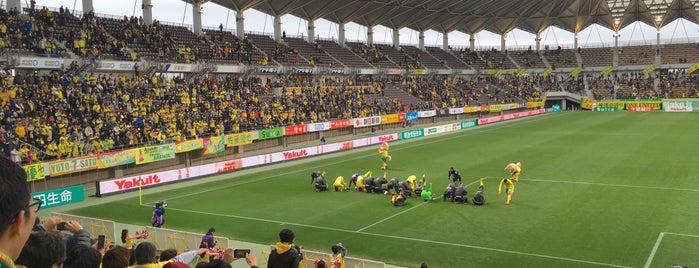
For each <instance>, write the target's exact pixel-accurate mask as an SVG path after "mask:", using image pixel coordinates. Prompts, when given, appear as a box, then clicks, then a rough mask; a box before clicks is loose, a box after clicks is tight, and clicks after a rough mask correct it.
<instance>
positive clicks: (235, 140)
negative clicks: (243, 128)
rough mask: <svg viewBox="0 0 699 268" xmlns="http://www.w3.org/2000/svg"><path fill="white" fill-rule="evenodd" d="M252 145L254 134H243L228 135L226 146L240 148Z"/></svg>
mask: <svg viewBox="0 0 699 268" xmlns="http://www.w3.org/2000/svg"><path fill="white" fill-rule="evenodd" d="M250 143H252V132H243V133H236V134H228V135H226V146H227V147H233V146H240V145H245V144H250Z"/></svg>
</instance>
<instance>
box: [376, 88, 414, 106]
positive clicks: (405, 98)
mask: <svg viewBox="0 0 699 268" xmlns="http://www.w3.org/2000/svg"><path fill="white" fill-rule="evenodd" d="M383 92H384V97H385V98H387V99H389V100H393V99H398V101H400V102H401V103H402V104H403V105H404V106H405V105H418V106H419V105H420V104H422V103H423V101H422V100H420V99H419V98H417V97H415V96H413V95H410V94H409V93H408V92H406V91H405V90H404V89H402V88H400V87H398V86H396V85H394V84H386V88H384V89H383Z"/></svg>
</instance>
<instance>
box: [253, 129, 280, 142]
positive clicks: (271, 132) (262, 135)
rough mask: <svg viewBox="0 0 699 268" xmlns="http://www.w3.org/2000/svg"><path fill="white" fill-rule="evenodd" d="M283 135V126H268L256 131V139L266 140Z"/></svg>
mask: <svg viewBox="0 0 699 268" xmlns="http://www.w3.org/2000/svg"><path fill="white" fill-rule="evenodd" d="M282 136H284V128H282V127H278V128H268V129H263V130H260V131H258V132H257V139H258V140H268V139H274V138H279V137H282Z"/></svg>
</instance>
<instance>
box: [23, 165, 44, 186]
mask: <svg viewBox="0 0 699 268" xmlns="http://www.w3.org/2000/svg"><path fill="white" fill-rule="evenodd" d="M22 168H24V172H27V182H31V181H36V180H43V179H45V178H46V170H45V167H44V163H38V164H31V165H26V166H22Z"/></svg>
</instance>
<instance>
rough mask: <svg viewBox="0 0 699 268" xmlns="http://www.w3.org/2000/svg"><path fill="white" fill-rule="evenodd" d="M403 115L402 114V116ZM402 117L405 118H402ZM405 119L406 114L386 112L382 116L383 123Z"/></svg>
mask: <svg viewBox="0 0 699 268" xmlns="http://www.w3.org/2000/svg"><path fill="white" fill-rule="evenodd" d="M401 115H402V116H401ZM401 118H402V119H403V120H401ZM404 121H405V114H384V115H382V116H381V124H392V123H398V122H404Z"/></svg>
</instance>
